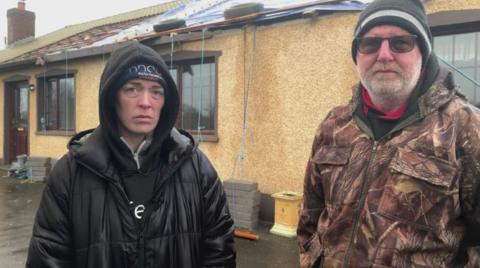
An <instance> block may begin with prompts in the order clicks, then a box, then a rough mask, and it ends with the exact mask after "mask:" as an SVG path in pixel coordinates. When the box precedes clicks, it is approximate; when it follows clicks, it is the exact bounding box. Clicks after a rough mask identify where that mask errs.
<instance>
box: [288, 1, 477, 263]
mask: <svg viewBox="0 0 480 268" xmlns="http://www.w3.org/2000/svg"><path fill="white" fill-rule="evenodd" d="M352 56H353V60H354V62H355V63H356V67H357V71H358V74H359V76H360V83H359V85H358V86H357V87H355V89H354V95H353V98H352V100H351V101H350V102H349V103H348V104H347V105H345V106H341V107H336V108H334V109H333V110H331V111H330V113H329V114H328V115H327V117H326V119H325V120H324V121H323V122H322V123H321V125H320V126H319V129H318V131H317V133H316V135H315V139H314V142H313V148H312V153H311V155H310V159H309V162H308V165H307V170H306V175H305V184H304V202H303V208H302V211H301V215H300V222H299V226H298V230H297V233H298V242H299V246H300V262H301V266H302V267H405V268H406V267H463V266H468V267H480V254H479V253H480V247H479V245H480V228H479V226H480V204H479V202H480V193H479V182H480V112H479V110H478V109H476V108H475V107H474V106H472V105H470V104H469V103H468V102H467V100H465V98H464V97H462V96H461V95H459V94H458V92H456V90H455V88H454V86H453V81H452V75H451V74H449V73H448V72H446V71H444V70H442V69H441V68H439V66H438V63H437V58H436V56H435V55H434V53H433V52H432V37H431V33H430V30H429V27H428V24H427V21H426V15H425V9H424V7H423V5H422V3H421V2H420V0H402V1H399V0H375V1H373V2H372V3H370V4H369V5H368V6H367V7H366V8H365V10H364V11H363V12H362V14H361V15H360V17H359V20H358V24H357V26H356V29H355V38H354V40H353V43H352Z"/></svg>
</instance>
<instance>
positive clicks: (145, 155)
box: [99, 41, 179, 171]
mask: <svg viewBox="0 0 480 268" xmlns="http://www.w3.org/2000/svg"><path fill="white" fill-rule="evenodd" d="M136 62H144V63H150V64H153V65H155V66H156V67H158V71H159V72H160V74H161V75H162V77H163V78H164V79H165V83H166V85H162V86H163V87H164V90H165V104H164V106H163V108H162V112H161V116H160V119H159V121H158V124H157V127H156V128H155V130H154V133H153V137H152V143H151V145H150V146H149V148H148V149H147V150H145V151H143V152H142V153H141V158H142V166H141V169H142V170H143V171H149V170H151V169H153V168H154V166H155V165H154V163H155V160H156V159H159V157H160V154H161V149H162V144H163V142H164V140H165V139H166V138H167V137H168V136H169V135H170V131H171V130H172V128H173V127H174V125H175V121H176V118H177V114H178V109H179V96H178V91H177V87H176V85H175V81H174V80H173V78H172V76H171V75H170V72H169V70H168V68H167V65H166V64H165V62H164V61H163V59H162V58H161V57H160V55H159V54H158V53H157V52H156V51H155V50H153V49H151V48H150V47H147V46H145V45H143V44H140V43H139V42H137V41H133V42H129V43H127V44H125V45H123V46H122V47H120V48H118V49H116V50H115V51H114V52H113V53H112V55H111V56H110V59H109V60H108V62H107V65H106V66H105V69H104V70H103V73H102V77H101V80H100V93H99V94H100V96H99V114H100V115H99V118H100V128H101V129H102V131H101V133H102V134H103V137H104V138H105V140H106V142H107V144H108V146H109V148H110V150H111V151H112V153H113V156H114V158H115V159H116V160H118V161H119V164H120V166H121V167H123V168H125V169H136V163H135V161H134V159H133V157H132V156H131V152H130V150H129V148H128V147H127V146H126V144H125V143H124V142H123V141H121V140H120V134H119V131H118V122H117V114H116V111H115V105H116V101H117V91H118V89H119V87H120V86H122V85H120V84H119V81H120V80H122V79H121V75H122V74H123V72H124V70H125V69H126V68H128V67H130V66H131V65H132V64H133V63H136Z"/></svg>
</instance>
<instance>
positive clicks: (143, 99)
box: [138, 90, 152, 108]
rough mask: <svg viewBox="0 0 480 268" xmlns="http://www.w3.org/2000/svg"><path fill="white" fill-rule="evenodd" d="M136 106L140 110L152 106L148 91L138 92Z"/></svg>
mask: <svg viewBox="0 0 480 268" xmlns="http://www.w3.org/2000/svg"><path fill="white" fill-rule="evenodd" d="M138 105H139V106H140V107H142V108H149V107H151V106H152V103H151V99H150V93H149V92H148V90H142V91H140V93H139V95H138Z"/></svg>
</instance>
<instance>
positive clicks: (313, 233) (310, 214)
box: [297, 128, 325, 268]
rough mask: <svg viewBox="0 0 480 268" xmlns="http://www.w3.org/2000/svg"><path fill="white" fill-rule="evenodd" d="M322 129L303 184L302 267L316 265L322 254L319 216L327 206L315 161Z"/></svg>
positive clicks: (301, 211) (300, 217) (314, 144)
mask: <svg viewBox="0 0 480 268" xmlns="http://www.w3.org/2000/svg"><path fill="white" fill-rule="evenodd" d="M320 133H321V129H320V128H319V129H318V130H317V135H316V136H315V139H314V142H313V146H312V152H311V154H310V158H309V160H308V163H307V168H306V172H305V177H304V185H303V203H302V206H301V209H300V216H299V223H298V227H297V240H298V246H299V251H300V267H302V268H306V267H315V266H317V265H318V264H317V262H318V261H319V260H320V258H319V257H320V255H321V254H322V250H321V245H320V241H319V237H318V235H317V223H318V218H319V216H320V214H321V212H322V211H323V209H324V208H325V202H324V196H323V188H322V185H320V184H319V183H316V182H318V181H319V179H318V178H317V176H318V173H317V172H316V168H315V164H314V161H313V158H314V155H315V152H316V151H317V150H318V146H319V143H320V136H321V134H320Z"/></svg>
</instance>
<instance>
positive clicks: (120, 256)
mask: <svg viewBox="0 0 480 268" xmlns="http://www.w3.org/2000/svg"><path fill="white" fill-rule="evenodd" d="M178 109H179V96H178V93H177V89H176V86H175V82H174V80H173V79H172V77H171V76H170V73H169V70H168V69H167V67H166V65H165V63H164V62H163V60H162V59H161V57H160V56H159V55H158V54H157V53H156V52H155V51H154V50H152V49H151V48H148V47H146V46H144V45H142V44H139V43H137V42H132V43H129V44H127V45H126V46H124V47H122V48H120V49H118V50H116V51H115V52H114V53H112V55H111V57H110V59H109V61H108V63H107V65H106V67H105V69H104V71H103V74H102V77H101V82H100V96H99V111H100V126H99V127H97V128H96V129H93V130H88V131H84V132H82V133H79V134H78V135H76V136H75V137H73V138H72V140H71V141H70V143H69V152H68V153H67V154H66V155H65V156H64V157H62V158H61V159H60V160H59V161H58V162H57V164H56V165H55V167H54V169H53V170H52V172H51V174H50V176H49V178H48V182H47V185H46V187H45V190H44V193H43V197H42V200H41V203H40V207H39V209H38V212H37V216H36V218H35V224H34V228H33V237H32V239H31V242H30V248H29V251H28V260H27V267H116V268H117V267H172V268H180V267H235V250H234V247H233V231H234V226H233V221H232V218H231V216H230V214H229V212H228V209H227V203H226V196H225V193H224V191H223V187H222V184H221V182H220V180H219V178H218V176H217V173H216V171H215V170H214V168H213V167H212V165H211V164H210V162H209V161H208V159H207V157H206V156H205V155H204V154H203V153H202V152H200V150H199V149H198V148H197V147H196V146H195V145H194V141H193V138H192V137H191V136H190V135H189V134H188V133H187V132H184V131H182V130H177V129H175V128H174V124H175V121H176V118H177V114H178Z"/></svg>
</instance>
